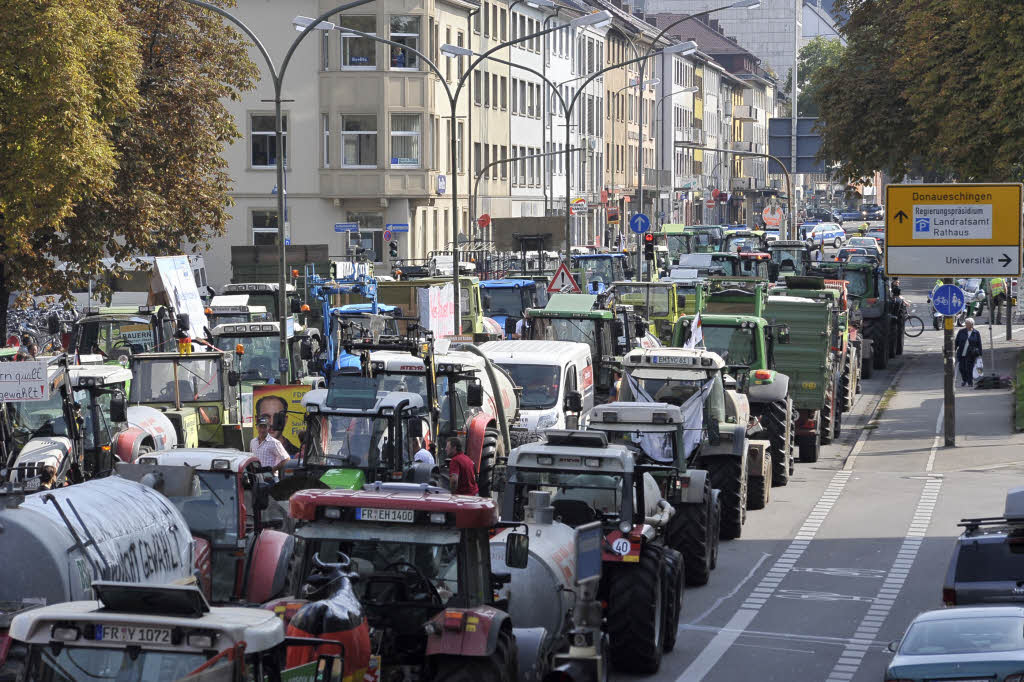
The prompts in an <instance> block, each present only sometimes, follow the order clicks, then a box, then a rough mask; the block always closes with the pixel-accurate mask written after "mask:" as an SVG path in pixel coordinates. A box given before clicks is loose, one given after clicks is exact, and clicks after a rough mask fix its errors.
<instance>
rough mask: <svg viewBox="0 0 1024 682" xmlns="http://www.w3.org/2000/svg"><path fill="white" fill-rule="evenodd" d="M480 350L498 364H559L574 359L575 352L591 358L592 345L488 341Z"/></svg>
mask: <svg viewBox="0 0 1024 682" xmlns="http://www.w3.org/2000/svg"><path fill="white" fill-rule="evenodd" d="M480 350H482V351H483V352H484V354H485V355H486V356H487V357H488V358H490V359H491V360H492V361H493V362H496V363H498V364H511V365H518V364H525V365H529V364H541V365H553V366H558V365H561V364H563V363H565V362H570V361H572V359H573V354H576V355H577V356H581V357H584V358H588V359H589V358H590V346H588V345H587V344H585V343H578V342H576V341H544V340H540V339H538V340H530V339H524V340H511V341H487V342H486V343H482V344H480Z"/></svg>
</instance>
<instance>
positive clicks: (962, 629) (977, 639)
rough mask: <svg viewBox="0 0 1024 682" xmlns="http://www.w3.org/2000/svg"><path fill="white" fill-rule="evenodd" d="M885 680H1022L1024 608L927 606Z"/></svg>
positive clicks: (906, 636)
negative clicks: (946, 607) (938, 607)
mask: <svg viewBox="0 0 1024 682" xmlns="http://www.w3.org/2000/svg"><path fill="white" fill-rule="evenodd" d="M889 650H890V651H893V652H894V653H895V654H896V655H895V656H893V659H892V661H891V662H890V663H889V667H888V668H887V669H886V671H885V679H886V680H900V682H925V681H931V680H961V681H963V682H968V681H973V680H978V681H979V682H980V681H981V680H992V681H993V682H994V681H995V680H999V681H1000V682H1021V680H1024V674H1022V671H1024V608H1021V607H1019V606H986V607H974V608H960V609H940V610H938V611H925V612H924V613H922V614H920V615H919V616H918V617H917V618H915V619H914V620H913V622H911V624H910V627H908V628H907V632H906V634H904V635H903V638H902V639H901V640H900V641H899V643H898V644H897V643H896V642H893V643H891V644H890V645H889Z"/></svg>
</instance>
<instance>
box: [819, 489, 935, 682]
mask: <svg viewBox="0 0 1024 682" xmlns="http://www.w3.org/2000/svg"><path fill="white" fill-rule="evenodd" d="M941 489H942V474H933V475H932V477H931V478H930V479H929V480H928V481H926V482H925V484H924V488H923V489H922V490H921V496H920V497H919V498H918V500H917V507H916V508H915V509H914V516H913V518H912V519H911V520H910V527H909V528H908V529H907V533H906V535H905V536H904V538H903V544H902V545H901V546H900V549H899V552H898V553H897V559H896V560H895V561H894V562H893V567H892V568H891V569H889V572H888V575H887V576H886V578H885V580H884V581H883V582H882V587H881V588H880V589H879V590H878V594H877V596H876V597H875V598H874V604H872V606H871V607H870V608H869V609H868V611H867V613H866V614H865V615H864V617H863V618H862V619H861V621H860V625H859V626H857V631H856V632H854V633H853V638H852V639H851V644H847V645H846V646H845V647H844V648H843V652H842V653H841V654H839V660H838V661H836V664H835V666H834V667H833V668H832V672H831V673H830V674H829V676H828V678H826V680H825V682H847V681H848V680H850V679H852V678H853V676H854V674H856V673H857V671H858V670H860V666H861V663H862V662H863V659H864V655H865V654H866V653H867V648H865V647H862V646H856V645H854V644H853V642H856V643H857V644H858V645H859V644H861V643H864V642H865V641H867V640H874V639H875V636H876V635H877V634H878V631H879V630H881V629H882V624H883V623H885V620H886V618H888V616H889V611H890V610H891V609H892V605H893V604H894V603H895V602H896V599H897V597H898V596H899V593H900V590H902V589H903V584H904V582H906V579H907V576H908V575H909V574H910V567H911V566H912V565H913V563H914V559H916V558H917V553H918V551H919V550H920V549H921V542H922V541H923V540H924V537H925V536H926V535H927V534H928V525H929V524H930V523H931V520H932V513H933V512H934V511H935V505H936V503H937V501H938V499H939V491H940V490H941Z"/></svg>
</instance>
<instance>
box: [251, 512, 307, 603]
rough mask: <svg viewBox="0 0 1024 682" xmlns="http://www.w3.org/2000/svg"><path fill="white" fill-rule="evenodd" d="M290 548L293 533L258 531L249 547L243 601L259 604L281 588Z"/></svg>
mask: <svg viewBox="0 0 1024 682" xmlns="http://www.w3.org/2000/svg"><path fill="white" fill-rule="evenodd" d="M294 551H295V538H294V536H291V535H288V534H287V533H282V532H280V531H277V530H264V531H262V532H260V534H259V537H257V538H256V542H255V545H254V546H253V548H252V555H251V558H250V559H249V566H248V569H247V570H248V580H247V581H246V590H245V591H246V595H245V597H246V600H247V601H249V602H252V603H255V604H262V603H264V602H267V601H270V600H271V599H273V598H274V597H277V596H279V595H280V594H281V593H282V592H283V591H284V588H285V583H286V582H287V578H288V564H289V562H290V561H291V558H292V552H294Z"/></svg>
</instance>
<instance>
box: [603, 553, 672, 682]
mask: <svg viewBox="0 0 1024 682" xmlns="http://www.w3.org/2000/svg"><path fill="white" fill-rule="evenodd" d="M663 561H664V559H663V555H662V550H661V548H659V547H656V546H654V545H646V546H644V548H643V550H641V552H640V561H639V562H638V563H635V564H625V563H624V564H621V565H620V566H618V567H616V568H615V569H614V571H613V572H612V574H611V576H610V577H611V582H610V585H609V589H608V608H607V611H606V613H607V619H606V622H607V630H608V648H609V658H610V659H611V662H612V665H613V666H614V667H615V668H616V669H618V670H621V671H623V672H630V673H639V674H642V675H650V674H652V673H656V672H658V668H659V667H660V666H661V656H662V654H663V653H664V644H665V628H664V623H665V614H664V611H665V602H666V599H665V597H666V594H665V589H664V587H665V586H664V585H663V584H662V575H663V571H664V569H663V568H662V563H663Z"/></svg>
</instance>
